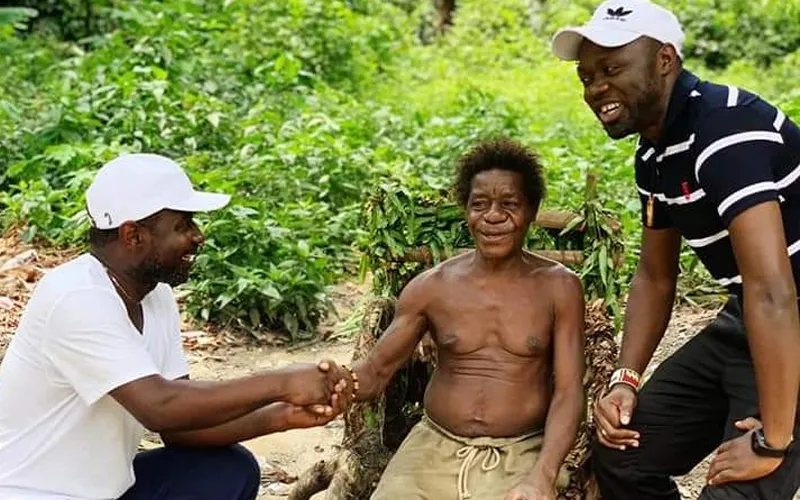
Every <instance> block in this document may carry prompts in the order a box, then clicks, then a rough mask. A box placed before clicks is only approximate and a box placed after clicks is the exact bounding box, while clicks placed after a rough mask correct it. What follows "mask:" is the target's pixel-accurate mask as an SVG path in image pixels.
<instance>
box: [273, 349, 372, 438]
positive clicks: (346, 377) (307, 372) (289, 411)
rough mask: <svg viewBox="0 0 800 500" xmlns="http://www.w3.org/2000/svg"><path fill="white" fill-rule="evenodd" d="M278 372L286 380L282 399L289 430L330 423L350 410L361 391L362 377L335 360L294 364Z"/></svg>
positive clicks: (283, 383) (283, 382)
mask: <svg viewBox="0 0 800 500" xmlns="http://www.w3.org/2000/svg"><path fill="white" fill-rule="evenodd" d="M276 374H279V376H280V377H281V378H282V379H283V380H282V386H283V390H282V391H281V392H282V394H283V397H282V398H281V400H282V401H283V403H282V405H283V407H284V411H285V415H284V418H285V419H286V427H287V428H289V429H296V428H306V427H315V426H318V425H324V424H326V423H328V422H330V421H331V420H333V419H334V418H336V417H337V416H339V415H340V414H342V413H343V412H344V411H346V410H347V407H348V405H349V403H350V402H351V401H352V400H353V399H354V398H355V394H356V391H357V390H358V376H357V375H356V374H355V373H354V372H353V371H351V370H349V369H347V368H346V367H345V366H343V365H337V364H336V363H335V362H334V361H331V360H323V361H320V362H319V364H317V365H314V364H312V363H298V364H293V365H290V366H288V367H286V368H282V369H280V370H278V371H277V372H276Z"/></svg>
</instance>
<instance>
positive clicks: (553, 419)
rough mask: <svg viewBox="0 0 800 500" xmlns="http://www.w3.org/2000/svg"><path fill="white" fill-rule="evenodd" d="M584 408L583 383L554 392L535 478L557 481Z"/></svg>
mask: <svg viewBox="0 0 800 500" xmlns="http://www.w3.org/2000/svg"><path fill="white" fill-rule="evenodd" d="M583 409H584V394H583V388H582V387H581V385H580V384H576V385H575V386H574V387H572V388H570V389H568V390H564V391H558V392H556V393H555V394H554V396H553V400H552V401H551V403H550V409H549V410H548V412H547V420H546V423H545V434H544V443H543V444H542V451H541V453H540V455H539V460H538V461H537V462H536V465H535V466H534V469H533V471H531V477H532V478H536V479H538V478H541V479H544V480H546V481H548V482H555V481H556V478H557V477H558V472H559V470H560V469H561V465H562V464H563V463H564V459H565V458H566V457H567V454H568V453H569V451H570V449H572V446H573V445H574V444H575V439H576V438H577V436H578V427H579V426H580V422H581V418H582V415H583Z"/></svg>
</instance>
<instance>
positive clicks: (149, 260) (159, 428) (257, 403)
mask: <svg viewBox="0 0 800 500" xmlns="http://www.w3.org/2000/svg"><path fill="white" fill-rule="evenodd" d="M203 240H204V238H203V234H202V233H201V231H200V229H199V228H198V227H197V225H196V224H195V223H194V221H193V219H192V214H189V213H184V212H175V211H171V210H164V211H162V212H160V213H158V214H156V215H155V216H153V217H151V218H148V220H147V221H146V222H141V223H136V222H126V223H124V224H123V225H122V226H120V228H119V229H118V237H117V238H116V239H115V240H114V241H112V242H110V243H108V244H106V245H104V246H102V248H97V247H94V248H92V254H93V255H95V257H97V258H98V259H99V260H100V261H101V262H103V263H104V265H105V266H106V268H107V270H108V273H109V276H110V277H112V282H113V283H114V284H115V287H116V290H117V292H118V294H119V296H120V298H121V299H122V300H123V302H124V303H125V306H126V308H127V311H128V316H129V318H130V320H131V323H132V324H133V325H134V326H135V327H136V328H137V329H138V330H139V331H140V332H141V331H143V328H144V321H145V318H144V317H143V311H142V307H141V300H142V299H143V298H144V297H145V296H146V295H147V294H148V293H150V292H151V291H152V290H153V289H154V288H155V287H156V285H157V284H158V283H159V282H165V283H169V284H170V285H173V286H174V285H177V284H180V283H182V282H183V281H185V280H186V279H188V276H189V270H190V267H191V261H192V259H191V258H190V256H192V255H194V254H195V253H196V252H197V249H198V248H199V246H200V245H201V244H202V243H203ZM336 373H338V369H337V367H336V366H335V364H333V363H332V362H329V361H325V362H323V363H321V364H320V365H319V366H317V365H313V364H297V365H292V366H289V367H287V368H283V369H280V370H274V371H270V372H263V373H259V374H256V375H252V376H249V377H244V378H239V379H234V380H228V381H224V382H197V381H190V380H188V378H185V379H180V380H167V379H165V378H163V377H161V376H159V375H153V376H148V377H144V378H141V379H138V380H134V381H132V382H129V383H127V384H125V385H122V386H120V387H118V388H116V389H114V390H113V391H111V393H110V395H111V396H112V397H113V398H114V399H116V400H117V401H118V402H119V403H120V404H121V405H122V406H123V407H125V409H127V410H128V411H129V412H130V413H131V414H132V415H133V416H134V417H135V418H136V419H137V420H139V421H140V422H141V423H142V424H143V425H144V426H145V427H147V428H148V429H150V430H152V431H154V432H159V433H161V435H162V437H163V438H164V441H165V442H166V443H172V444H181V445H184V446H187V445H188V446H219V445H227V444H232V443H235V442H239V441H242V440H246V439H250V438H253V437H256V436H260V435H264V434H267V433H270V432H275V431H281V430H286V429H290V428H298V427H309V426H313V425H322V424H324V423H327V422H328V421H330V420H331V419H332V418H333V417H334V416H335V415H337V414H338V413H339V412H340V411H341V408H340V407H339V394H338V393H339V392H340V391H341V390H342V389H343V388H344V384H345V381H344V380H342V379H337V378H335V377H336Z"/></svg>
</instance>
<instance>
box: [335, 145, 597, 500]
mask: <svg viewBox="0 0 800 500" xmlns="http://www.w3.org/2000/svg"><path fill="white" fill-rule="evenodd" d="M544 191H545V186H544V179H543V174H542V167H541V166H540V165H539V163H538V160H537V158H536V157H535V156H534V155H533V154H532V153H530V152H528V151H527V150H526V149H525V148H523V147H522V146H520V145H518V144H516V143H514V142H510V141H505V140H500V141H494V142H487V143H483V144H480V145H478V146H477V147H476V148H474V149H473V150H472V151H470V152H469V153H468V154H467V155H465V156H464V157H463V158H462V159H461V160H460V161H459V165H458V174H457V181H456V194H457V197H458V201H459V203H460V204H461V205H462V207H463V208H464V210H465V215H466V219H467V223H468V226H469V230H470V233H471V234H472V237H473V239H474V242H475V246H476V249H475V250H474V251H471V252H469V253H466V254H464V255H460V256H458V257H454V258H452V259H449V260H447V261H445V262H443V263H441V264H439V265H438V266H436V267H434V268H433V269H430V270H428V271H426V272H424V273H422V274H420V275H419V276H417V277H416V278H415V279H413V280H412V281H411V282H410V283H409V284H408V285H407V286H406V287H405V289H404V290H403V291H402V293H401V294H400V297H399V300H398V303H397V310H396V315H395V318H394V321H393V322H392V324H391V325H390V326H389V328H388V329H387V331H386V333H385V334H384V335H383V337H382V338H381V339H380V341H379V342H378V343H377V344H376V346H375V347H374V348H373V349H372V351H371V352H370V353H369V354H368V356H367V357H366V358H365V359H364V361H363V362H362V363H361V364H360V365H358V366H356V367H355V368H354V373H355V376H353V375H352V374H350V375H345V376H348V377H350V378H351V380H350V383H348V387H350V388H353V387H355V399H356V400H367V399H370V398H375V397H376V396H378V395H379V394H381V393H382V391H383V390H384V388H385V387H386V385H387V383H388V382H389V380H390V378H391V377H392V375H393V374H394V373H395V372H396V371H397V370H398V369H399V368H400V367H402V366H403V364H404V363H405V362H406V361H407V360H408V359H409V357H410V355H411V354H412V352H413V351H414V349H415V347H416V346H417V344H418V342H419V341H420V339H421V338H422V336H423V335H424V334H425V332H426V331H430V332H431V335H432V337H433V340H434V342H435V343H436V346H437V350H438V356H439V358H438V359H439V365H438V366H437V368H436V371H435V372H434V374H433V377H432V379H431V381H430V383H429V385H428V387H427V390H426V394H425V401H424V406H425V416H424V417H423V419H422V420H421V422H420V423H418V424H417V425H416V426H415V427H414V428H413V429H412V430H411V432H410V433H409V435H408V436H407V438H406V439H405V441H404V442H403V444H402V445H401V447H400V448H399V449H398V451H397V453H396V454H395V456H394V457H393V459H392V460H391V462H390V463H389V465H388V467H387V468H386V470H385V472H384V474H383V477H382V478H381V480H380V482H379V484H378V486H377V489H376V491H375V493H374V494H373V496H372V499H373V500H397V499H400V498H401V499H403V500H412V499H426V500H439V499H442V500H445V499H446V500H451V499H453V500H455V499H459V500H461V499H466V498H472V499H476V500H478V499H479V500H494V499H497V500H522V499H528V500H545V499H547V500H554V499H555V498H556V482H557V478H558V476H559V471H560V469H561V466H562V462H563V460H564V458H565V457H566V455H567V453H568V452H569V450H570V448H571V447H572V445H573V443H574V441H575V439H576V436H577V431H578V425H579V422H580V420H581V415H582V410H583V405H584V393H583V386H582V379H583V374H584V370H585V367H584V351H583V349H584V331H583V330H584V298H583V289H582V286H581V282H580V280H579V279H578V277H577V276H576V275H575V274H574V273H572V272H571V271H569V270H568V269H566V268H565V267H564V266H562V265H560V264H558V263H556V262H553V261H550V260H546V259H544V258H540V257H537V256H535V255H533V254H531V253H529V252H526V251H525V250H523V244H524V242H525V236H526V234H527V232H528V228H529V226H530V224H531V222H532V221H533V220H534V218H535V216H536V212H537V210H538V207H539V202H540V200H541V198H542V196H543V194H544ZM356 381H357V383H356Z"/></svg>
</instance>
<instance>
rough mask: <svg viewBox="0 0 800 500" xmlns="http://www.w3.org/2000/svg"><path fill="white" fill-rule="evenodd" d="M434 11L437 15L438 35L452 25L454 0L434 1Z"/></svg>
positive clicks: (454, 8)
mask: <svg viewBox="0 0 800 500" xmlns="http://www.w3.org/2000/svg"><path fill="white" fill-rule="evenodd" d="M436 10H437V12H438V13H439V26H438V29H439V33H444V32H445V31H447V30H448V29H449V28H450V26H452V25H453V12H454V11H455V10H456V0H436Z"/></svg>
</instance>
